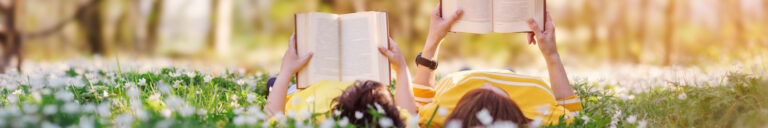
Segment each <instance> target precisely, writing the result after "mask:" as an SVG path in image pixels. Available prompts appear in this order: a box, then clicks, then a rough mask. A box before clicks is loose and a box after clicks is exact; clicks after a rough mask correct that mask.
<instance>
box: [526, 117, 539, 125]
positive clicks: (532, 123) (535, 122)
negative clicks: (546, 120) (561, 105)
mask: <svg viewBox="0 0 768 128" xmlns="http://www.w3.org/2000/svg"><path fill="white" fill-rule="evenodd" d="M541 123H542V120H541V117H537V118H536V119H533V122H530V123H528V127H529V128H538V127H540V126H541Z"/></svg>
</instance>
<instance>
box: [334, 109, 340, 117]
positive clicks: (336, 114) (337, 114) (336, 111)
mask: <svg viewBox="0 0 768 128" xmlns="http://www.w3.org/2000/svg"><path fill="white" fill-rule="evenodd" d="M333 115H334V116H339V115H341V111H339V110H333Z"/></svg>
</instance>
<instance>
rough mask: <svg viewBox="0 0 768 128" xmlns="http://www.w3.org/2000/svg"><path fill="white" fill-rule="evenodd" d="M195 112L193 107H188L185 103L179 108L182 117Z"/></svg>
mask: <svg viewBox="0 0 768 128" xmlns="http://www.w3.org/2000/svg"><path fill="white" fill-rule="evenodd" d="M194 113H195V108H193V107H190V106H189V105H185V106H184V107H181V109H179V115H181V116H182V117H187V116H190V115H192V114H194Z"/></svg>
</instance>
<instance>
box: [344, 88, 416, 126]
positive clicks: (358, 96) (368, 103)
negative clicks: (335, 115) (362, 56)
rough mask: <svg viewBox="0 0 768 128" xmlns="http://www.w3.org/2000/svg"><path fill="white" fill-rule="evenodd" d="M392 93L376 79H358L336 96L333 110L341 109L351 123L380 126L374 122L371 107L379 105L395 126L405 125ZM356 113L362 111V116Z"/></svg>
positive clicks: (374, 107) (384, 115)
mask: <svg viewBox="0 0 768 128" xmlns="http://www.w3.org/2000/svg"><path fill="white" fill-rule="evenodd" d="M393 99H394V98H393V96H392V93H390V92H389V88H388V87H387V86H386V85H383V84H381V83H379V82H376V81H370V80H367V81H356V82H355V85H353V86H350V87H348V88H347V89H346V90H344V92H343V93H342V94H341V96H339V97H337V98H335V99H334V100H333V102H334V103H335V106H333V107H332V108H333V109H332V110H335V111H339V112H341V114H340V115H339V116H340V117H339V118H341V117H347V118H348V119H349V123H350V124H356V125H360V126H363V125H369V126H378V124H373V122H377V121H376V119H374V116H373V114H371V113H369V110H370V109H374V110H376V109H377V107H376V106H377V104H378V106H380V107H381V109H383V110H384V113H380V114H383V116H381V117H379V118H382V117H386V118H389V119H391V120H392V122H393V123H392V125H393V126H395V127H404V126H405V125H404V122H403V121H402V120H400V111H398V109H397V106H396V105H395V103H394V100H393ZM355 113H362V114H363V116H362V118H359V119H358V118H356V116H355Z"/></svg>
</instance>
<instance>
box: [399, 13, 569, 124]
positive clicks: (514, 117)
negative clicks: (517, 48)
mask: <svg viewBox="0 0 768 128" xmlns="http://www.w3.org/2000/svg"><path fill="white" fill-rule="evenodd" d="M439 7H440V5H438V6H437V7H435V9H434V11H433V12H432V14H431V21H430V26H429V27H430V28H429V34H428V36H427V41H426V44H425V45H424V49H423V50H422V52H421V53H420V55H419V57H417V70H416V75H415V76H414V81H413V84H414V85H413V86H414V89H413V92H414V94H415V98H416V99H415V100H416V101H417V102H418V105H417V106H419V112H418V114H419V123H420V125H421V126H422V127H424V126H429V127H445V126H446V125H447V124H460V125H461V126H463V127H475V126H484V125H486V126H487V125H492V124H493V123H504V122H507V123H509V122H511V123H515V124H516V125H518V126H526V125H534V126H538V125H551V124H558V123H560V122H558V121H559V119H560V118H563V117H566V116H570V115H571V114H575V113H572V112H577V111H579V110H581V109H582V107H581V102H580V100H579V97H578V96H576V95H575V94H574V91H573V89H572V87H571V86H570V84H569V83H568V78H567V76H566V73H565V69H564V68H563V65H562V63H561V61H560V55H559V54H558V52H557V48H556V47H555V46H556V45H555V27H554V23H553V22H552V18H551V17H550V15H549V12H546V14H545V15H546V17H545V23H544V26H543V28H542V27H541V26H539V25H538V24H536V23H535V22H533V20H529V21H528V25H529V27H530V28H531V30H532V31H533V34H530V35H529V36H530V37H529V44H534V45H538V47H539V50H540V51H541V53H542V54H543V55H544V59H545V60H546V62H547V63H546V64H547V69H548V71H549V79H550V83H551V84H552V86H551V88H550V86H548V85H547V83H546V82H545V81H543V80H541V79H539V78H537V77H533V76H527V75H521V74H516V73H514V72H511V71H507V70H487V71H462V72H456V73H452V74H449V75H447V77H444V78H442V79H441V80H440V81H439V82H437V83H436V82H435V73H434V70H435V69H436V68H437V62H436V60H437V58H438V53H439V50H438V48H439V47H440V43H441V42H442V40H443V38H444V37H445V36H446V34H447V33H448V31H449V30H450V28H451V26H452V25H453V24H454V23H455V22H456V20H457V19H459V17H461V15H462V13H463V11H462V10H457V11H456V12H455V13H454V14H453V15H451V16H447V17H441V16H440V14H441V12H440V11H441V10H440V9H439ZM534 36H535V40H534V39H533V38H534ZM418 58H421V60H418ZM441 111H442V112H441ZM448 112H450V114H447V113H448ZM436 113H446V114H444V115H441V114H436ZM564 119H567V120H566V122H570V121H572V120H571V119H573V118H570V119H568V118H564ZM452 121H455V122H452ZM538 121H541V122H538Z"/></svg>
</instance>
